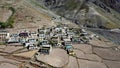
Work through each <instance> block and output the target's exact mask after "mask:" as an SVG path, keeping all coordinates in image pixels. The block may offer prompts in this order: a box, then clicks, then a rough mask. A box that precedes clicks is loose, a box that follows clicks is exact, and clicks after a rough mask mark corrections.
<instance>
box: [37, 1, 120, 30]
mask: <svg viewBox="0 0 120 68" xmlns="http://www.w3.org/2000/svg"><path fill="white" fill-rule="evenodd" d="M36 1H37V2H39V4H42V5H44V6H46V7H47V8H49V9H50V10H52V11H53V12H55V13H56V14H59V15H61V16H62V17H65V18H67V19H69V20H71V21H73V22H74V23H76V24H81V25H83V26H86V27H97V28H116V27H118V28H119V26H118V24H119V23H118V22H119V21H120V15H119V13H118V12H116V11H114V9H113V8H112V9H111V8H110V7H109V6H111V5H114V1H113V2H112V0H104V1H103V0H102V1H101V0H36ZM115 3H116V5H117V4H119V2H117V1H116V2H115ZM94 4H95V5H94ZM114 6H115V5H114ZM114 8H115V7H114ZM116 8H117V9H116V10H118V11H119V9H118V8H119V6H117V7H116ZM96 12H97V14H96ZM108 15H109V16H108ZM114 18H115V19H114ZM116 18H117V19H116ZM119 25H120V24H119Z"/></svg>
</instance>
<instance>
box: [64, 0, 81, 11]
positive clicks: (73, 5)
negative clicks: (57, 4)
mask: <svg viewBox="0 0 120 68" xmlns="http://www.w3.org/2000/svg"><path fill="white" fill-rule="evenodd" d="M79 4H80V3H79V2H76V1H75V0H69V1H67V3H66V7H67V8H68V9H69V10H73V9H75V8H77V7H78V6H79Z"/></svg>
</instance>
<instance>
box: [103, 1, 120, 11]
mask: <svg viewBox="0 0 120 68" xmlns="http://www.w3.org/2000/svg"><path fill="white" fill-rule="evenodd" d="M101 1H102V2H103V3H104V4H106V5H107V6H109V7H111V8H113V9H115V10H116V11H118V12H120V10H119V9H120V0H101Z"/></svg>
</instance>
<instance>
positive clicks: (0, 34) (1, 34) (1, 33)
mask: <svg viewBox="0 0 120 68" xmlns="http://www.w3.org/2000/svg"><path fill="white" fill-rule="evenodd" d="M9 37H10V33H9V32H8V31H6V30H0V42H1V43H4V42H6V39H9Z"/></svg>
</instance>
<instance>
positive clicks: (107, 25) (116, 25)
mask: <svg viewBox="0 0 120 68" xmlns="http://www.w3.org/2000/svg"><path fill="white" fill-rule="evenodd" d="M105 27H106V28H111V29H114V28H120V26H119V25H118V24H116V23H112V22H107V23H106V24H105Z"/></svg>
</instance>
